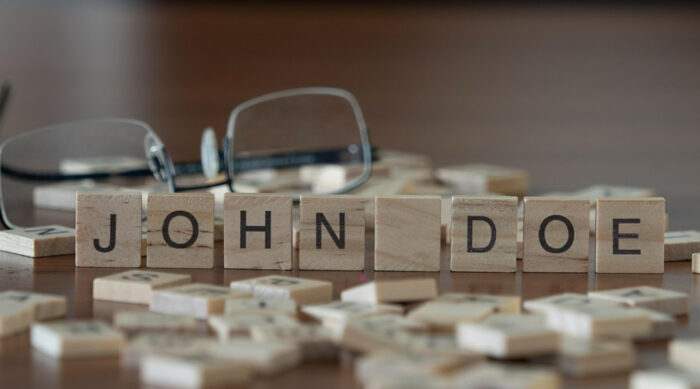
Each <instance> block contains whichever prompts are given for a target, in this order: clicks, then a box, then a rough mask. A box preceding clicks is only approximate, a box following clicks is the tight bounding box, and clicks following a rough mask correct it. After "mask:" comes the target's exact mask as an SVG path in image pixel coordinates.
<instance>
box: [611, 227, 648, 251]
mask: <svg viewBox="0 0 700 389" xmlns="http://www.w3.org/2000/svg"><path fill="white" fill-rule="evenodd" d="M640 222H641V220H640V219H613V222H612V223H613V233H612V240H613V254H622V255H625V254H632V255H637V254H641V253H642V250H624V249H621V248H620V239H637V238H639V234H621V233H620V224H623V223H624V224H639V223H640Z"/></svg>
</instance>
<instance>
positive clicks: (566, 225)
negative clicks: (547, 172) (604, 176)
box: [523, 197, 590, 273]
mask: <svg viewBox="0 0 700 389" xmlns="http://www.w3.org/2000/svg"><path fill="white" fill-rule="evenodd" d="M524 201H525V206H524V210H525V214H524V222H523V229H524V230H523V245H524V246H523V271H527V272H580V273H585V272H587V271H588V250H589V246H588V243H589V235H590V233H589V228H590V220H589V216H590V203H589V201H588V200H586V199H570V198H556V197H526V198H525V200H524Z"/></svg>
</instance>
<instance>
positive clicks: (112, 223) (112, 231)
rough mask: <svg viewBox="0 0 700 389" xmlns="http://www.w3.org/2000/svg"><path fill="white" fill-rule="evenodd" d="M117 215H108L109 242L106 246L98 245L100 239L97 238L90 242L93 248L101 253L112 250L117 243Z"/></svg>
mask: <svg viewBox="0 0 700 389" xmlns="http://www.w3.org/2000/svg"><path fill="white" fill-rule="evenodd" d="M116 240H117V215H115V214H113V213H112V214H110V215H109V244H108V245H107V247H102V246H101V245H100V240H99V239H98V238H95V239H94V240H93V241H92V244H93V245H94V246H95V250H97V251H99V252H101V253H108V252H110V251H112V250H114V246H115V244H116V243H117V242H116Z"/></svg>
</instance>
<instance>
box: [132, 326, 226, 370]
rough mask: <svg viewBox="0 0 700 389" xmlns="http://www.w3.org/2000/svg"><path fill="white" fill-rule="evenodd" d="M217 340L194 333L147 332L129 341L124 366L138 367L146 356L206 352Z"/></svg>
mask: <svg viewBox="0 0 700 389" xmlns="http://www.w3.org/2000/svg"><path fill="white" fill-rule="evenodd" d="M216 344H218V342H217V341H216V339H214V338H210V337H205V336H200V335H193V334H192V333H183V332H169V331H145V332H142V333H140V334H137V335H136V336H134V337H133V338H131V339H130V340H129V342H128V343H127V344H126V348H125V350H124V353H123V355H122V361H123V364H124V365H126V366H128V367H133V366H135V365H136V366H137V365H138V363H139V362H140V361H141V358H143V357H144V356H146V355H188V354H194V353H199V352H202V351H206V350H208V349H210V348H212V347H213V346H215V345H216Z"/></svg>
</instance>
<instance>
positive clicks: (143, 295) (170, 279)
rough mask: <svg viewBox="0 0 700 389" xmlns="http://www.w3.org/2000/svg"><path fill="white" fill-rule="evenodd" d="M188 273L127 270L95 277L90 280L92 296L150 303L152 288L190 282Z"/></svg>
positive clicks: (99, 298) (98, 298) (133, 302)
mask: <svg viewBox="0 0 700 389" xmlns="http://www.w3.org/2000/svg"><path fill="white" fill-rule="evenodd" d="M191 280H192V276H190V275H189V274H175V273H165V272H155V271H150V270H129V271H125V272H121V273H116V274H111V275H108V276H105V277H97V278H95V279H94V280H93V282H92V298H93V299H95V300H108V301H118V302H122V303H132V304H150V303H151V293H152V292H153V290H156V289H162V288H170V287H173V286H177V285H182V284H187V283H189V282H191Z"/></svg>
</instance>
